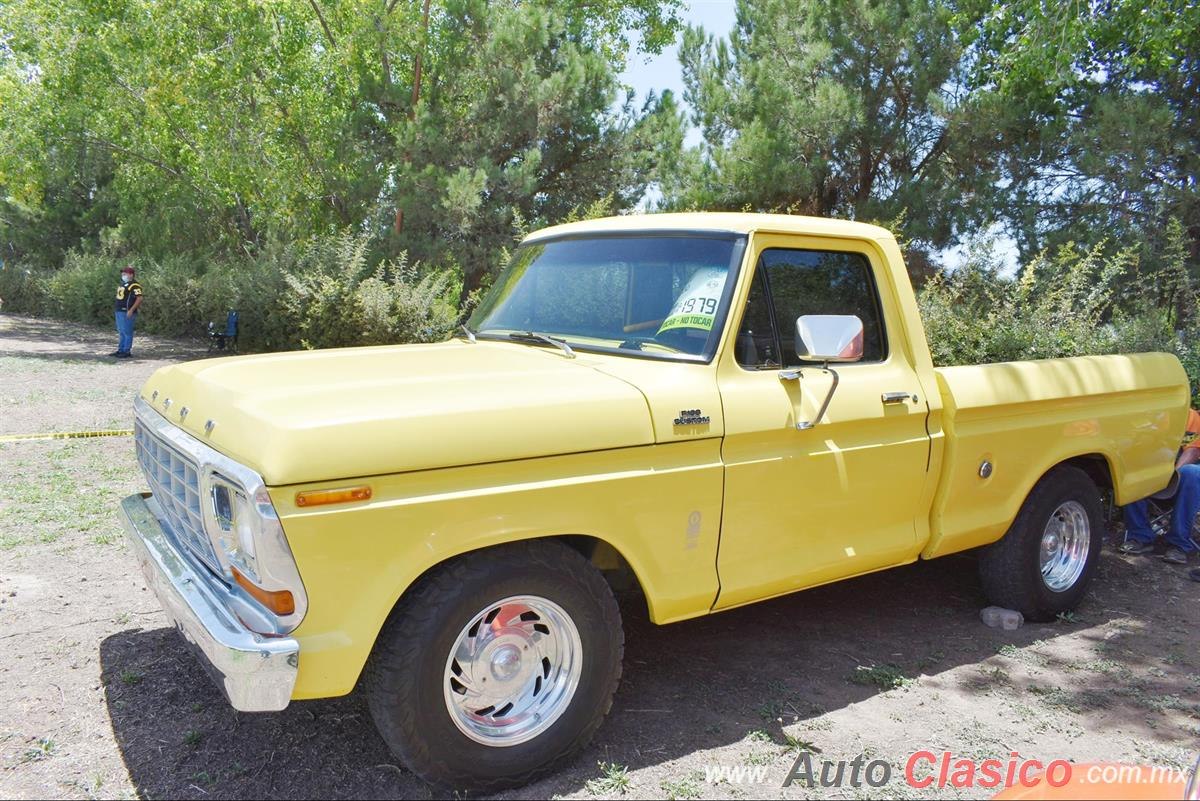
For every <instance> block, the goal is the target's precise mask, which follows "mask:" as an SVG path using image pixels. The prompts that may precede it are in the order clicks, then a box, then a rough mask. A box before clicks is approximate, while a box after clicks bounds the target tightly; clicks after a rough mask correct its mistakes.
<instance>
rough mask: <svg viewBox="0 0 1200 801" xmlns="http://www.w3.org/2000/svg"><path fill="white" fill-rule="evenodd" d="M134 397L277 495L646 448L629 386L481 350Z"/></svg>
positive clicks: (536, 355) (311, 366) (199, 365)
mask: <svg viewBox="0 0 1200 801" xmlns="http://www.w3.org/2000/svg"><path fill="white" fill-rule="evenodd" d="M142 397H143V399H144V400H146V402H147V403H149V404H150V405H151V406H152V407H153V408H154V409H155V410H156V411H157V412H158V413H160V414H162V415H163V416H164V417H165V418H167V419H168V420H170V421H171V422H172V423H173V424H175V425H178V426H180V427H181V428H183V429H184V430H186V431H187V432H188V433H189V434H191V435H192V436H195V437H196V438H197V439H199V440H200V441H202V442H205V443H206V444H208V445H209V446H211V447H213V448H215V449H216V450H218V451H220V452H222V453H224V454H225V455H227V456H229V457H231V458H233V459H235V460H237V461H238V462H241V463H242V464H244V465H246V466H247V467H251V468H253V469H254V470H256V471H258V473H259V474H260V475H262V477H263V479H264V480H265V481H266V482H267V484H269V485H273V486H277V485H281V484H296V483H303V482H312V481H325V480H331V479H341V478H350V477H355V476H370V475H383V474H389V473H398V472H404V471H410V470H428V469H433V468H439V467H450V466H456V465H470V464H483V463H486V462H497V461H507V460H512V459H526V458H531V457H537V456H552V455H557V454H565V453H577V452H582V451H592V450H601V449H608V448H623V447H631V446H635V445H646V444H650V443H653V442H654V430H653V426H652V424H651V420H650V413H649V410H648V408H647V405H646V400H645V398H644V397H643V395H642V393H641V392H640V391H639V390H638V389H637V388H635V387H634V386H633V385H631V384H630V383H627V382H626V381H623V380H621V379H620V378H616V377H613V376H611V375H607V374H605V373H601V372H599V371H598V370H595V369H593V368H592V367H591V366H589V365H588V364H587V363H585V361H584V360H582V359H577V360H572V359H568V358H566V357H565V356H564V355H563V354H562V353H560V352H558V351H557V350H548V349H543V348H539V347H531V346H526V345H519V344H509V343H500V342H485V341H482V340H481V341H479V342H477V343H474V344H471V343H467V342H461V341H451V342H445V343H440V344H436V345H399V346H385V347H371V348H347V349H336V350H320V351H301V352H294V353H276V354H269V355H263V356H240V357H233V358H223V359H207V360H203V361H195V362H187V363H184V364H179V365H174V366H171V367H166V368H163V369H161V370H159V371H157V372H156V373H154V375H152V376H151V377H150V380H149V381H147V382H146V385H145V386H144V387H142ZM168 400H169V401H170V403H167V401H168ZM185 408H186V409H187V413H186V414H181V413H182V412H183V410H184V409H185ZM209 421H211V422H212V425H211V427H210V426H208V425H207V424H208V423H209Z"/></svg>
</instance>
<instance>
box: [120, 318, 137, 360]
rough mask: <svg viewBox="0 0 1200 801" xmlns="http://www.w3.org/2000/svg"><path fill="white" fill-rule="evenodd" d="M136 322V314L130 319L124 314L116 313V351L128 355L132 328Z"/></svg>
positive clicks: (131, 339)
mask: <svg viewBox="0 0 1200 801" xmlns="http://www.w3.org/2000/svg"><path fill="white" fill-rule="evenodd" d="M136 322H137V312H134V313H133V316H132V317H126V316H125V312H123V311H119V312H117V350H119V351H120V352H121V353H129V351H130V349H131V348H132V347H133V326H134V324H135V323H136Z"/></svg>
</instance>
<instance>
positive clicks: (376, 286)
mask: <svg viewBox="0 0 1200 801" xmlns="http://www.w3.org/2000/svg"><path fill="white" fill-rule="evenodd" d="M368 253H369V248H368V243H367V241H366V239H365V238H363V237H361V236H356V235H352V234H348V233H343V234H340V235H337V236H333V237H329V238H326V239H318V240H313V241H309V242H306V243H300V244H293V245H274V246H269V247H267V248H265V249H264V250H263V251H262V252H261V253H259V254H257V255H256V256H255V257H254V258H249V257H247V258H243V259H238V260H230V261H213V262H206V263H197V262H195V261H192V260H190V259H188V258H186V257H175V258H172V259H168V260H164V261H147V260H141V259H136V258H118V257H117V256H115V255H112V254H109V253H104V252H101V253H90V254H84V253H72V254H70V255H69V256H68V258H67V260H66V263H65V264H64V265H63V267H62V268H60V269H58V270H54V271H52V272H41V271H36V270H31V269H27V268H23V267H21V266H19V265H12V264H9V265H6V266H5V267H4V268H3V269H0V298H2V299H3V301H4V306H3V309H4V310H5V311H10V312H20V313H26V314H34V315H39V316H45V317H57V318H61V319H67V320H75V321H78V322H84V323H95V324H99V325H112V308H113V306H112V303H113V296H114V294H115V291H116V285H117V281H118V280H119V277H120V270H121V268H122V267H123V266H125V265H127V264H129V265H132V266H133V267H135V268H136V270H137V278H138V281H139V282H140V283H141V284H143V285H144V286H145V287H146V299H145V301H144V302H143V305H142V311H141V312H140V314H139V319H138V328H139V330H141V331H143V332H148V333H155V334H163V335H166V336H173V337H196V336H201V335H203V333H204V331H205V330H206V329H207V324H208V323H209V322H210V321H212V322H215V323H216V324H217V326H218V327H220V328H223V327H224V325H225V317H226V313H227V312H228V310H230V309H237V310H238V312H239V319H240V329H239V334H240V336H239V345H240V346H241V349H242V350H244V351H275V350H290V349H296V348H325V347H338V346H344V345H367V344H385V343H391V342H434V341H438V340H441V339H445V338H446V337H447V336H448V335H449V333H450V331H451V330H452V329H453V328H454V326H455V325H456V323H457V321H458V296H459V284H458V283H457V279H456V277H455V276H454V274H453V273H450V272H445V271H443V272H428V273H422V272H421V271H419V270H418V269H417V268H416V267H414V266H412V265H409V264H408V263H407V262H406V261H405V260H403V259H401V260H398V261H378V262H376V263H373V264H372V263H371V261H370V259H369V258H368Z"/></svg>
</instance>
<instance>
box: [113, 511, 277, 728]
mask: <svg viewBox="0 0 1200 801" xmlns="http://www.w3.org/2000/svg"><path fill="white" fill-rule="evenodd" d="M160 517H161V510H160V509H159V508H158V504H157V502H155V500H154V498H153V496H151V495H149V494H146V495H130V496H129V497H128V498H126V499H125V500H123V501H122V502H121V519H122V522H123V523H124V524H125V533H126V534H127V535H128V537H129V542H130V544H131V545H132V546H133V552H134V554H135V556H136V557H137V560H138V564H140V565H141V567H142V573H144V574H145V576H146V583H147V585H148V586H149V587H150V589H152V590H153V591H154V594H155V595H157V596H158V599H159V601H161V602H162V605H163V609H164V611H166V613H167V617H169V618H170V619H171V622H172V623H174V624H175V627H176V628H178V629H179V630H180V631H181V632H182V633H183V636H184V637H186V638H187V640H188V642H189V643H191V644H192V645H193V646H194V647H195V649H196V650H197V651H199V652H200V655H201V656H202V657H203V659H202V660H201V662H202V663H203V664H204V667H205V668H206V669H207V670H208V672H209V674H210V675H211V676H212V677H213V679H214V680H215V681H216V683H217V686H219V687H220V688H221V689H222V691H224V693H225V697H226V698H228V699H229V703H230V704H232V705H233V708H234V709H238V710H240V711H242V712H275V711H278V710H280V709H283V708H285V707H286V706H287V705H288V702H289V701H291V699H292V688H293V687H295V686H296V673H297V669H298V666H299V658H300V645H299V643H297V642H296V640H295V639H293V638H291V637H263V636H262V635H260V634H256V633H255V632H252V631H250V630H249V629H248V628H246V627H245V626H244V625H242V623H241V621H239V620H238V619H237V616H236V615H234V614H233V613H232V612H230V611H229V609H230V603H231V600H232V598H233V596H232V595H231V594H230V593H229V591H228V590H227V589H226V588H225V586H224V585H222V584H221V583H220V582H218V581H217V580H216V579H214V578H213V577H212V576H211V575H209V574H208V573H207V572H206V571H204V570H203V569H201V568H198V567H193V566H192V563H191V562H190V561H189V560H188V559H186V558H185V557H183V556H182V555H181V554H180V552H179V549H178V548H177V547H176V546H175V545H174V543H173V542H172V541H171V539H170V537H168V536H167V533H166V531H164V530H163V527H162V523H161V522H159V521H160Z"/></svg>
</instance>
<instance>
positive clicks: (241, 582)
mask: <svg viewBox="0 0 1200 801" xmlns="http://www.w3.org/2000/svg"><path fill="white" fill-rule="evenodd" d="M230 570H232V571H233V580H234V581H236V582H237V583H238V586H239V587H241V588H242V589H243V590H245V591H246V592H248V593H250V597H251V598H253V599H254V600H256V601H258V602H259V603H260V604H262V605H263V606H265V607H267V609H270V610H271V611H272V612H274V613H275V614H277V615H290V614H292V613H293V612H295V611H296V599H295V598H293V597H292V594H291V593H290V592H288V591H287V590H277V591H275V592H272V591H270V590H264V589H263V588H262V587H260V586H258V585H257V584H255V583H254V582H252V581H251V580H250V579H248V578H246V577H245V576H243V575H242V574H241V572H240V571H239V570H238V569H237V568H236V567H231V568H230Z"/></svg>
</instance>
